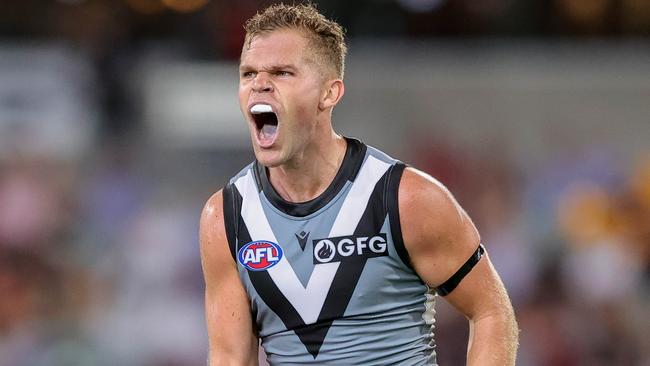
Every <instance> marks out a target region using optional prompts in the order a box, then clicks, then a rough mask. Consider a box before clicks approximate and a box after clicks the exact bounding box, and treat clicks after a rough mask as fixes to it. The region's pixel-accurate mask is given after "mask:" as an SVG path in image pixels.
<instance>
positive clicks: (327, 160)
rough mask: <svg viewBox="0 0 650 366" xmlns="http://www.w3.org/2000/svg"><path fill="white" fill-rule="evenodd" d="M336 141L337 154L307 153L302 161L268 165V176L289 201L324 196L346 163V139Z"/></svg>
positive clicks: (307, 199)
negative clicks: (271, 166) (339, 141)
mask: <svg viewBox="0 0 650 366" xmlns="http://www.w3.org/2000/svg"><path fill="white" fill-rule="evenodd" d="M341 142H342V146H341V145H339V144H335V147H334V148H333V149H332V150H333V151H334V152H335V154H332V155H328V154H320V155H315V156H313V155H312V156H309V154H306V156H303V159H301V161H300V162H294V164H285V165H281V166H277V167H273V168H267V170H266V175H267V177H268V180H269V182H270V183H271V186H272V187H273V189H274V190H275V192H276V193H277V194H278V195H279V196H280V197H281V198H282V199H284V200H285V201H288V202H292V203H302V202H307V201H311V200H313V199H315V198H318V197H319V196H320V195H322V194H323V193H324V192H325V191H326V190H327V188H328V187H329V186H330V185H331V184H332V183H333V182H334V179H335V178H336V175H337V173H338V171H339V169H340V168H341V166H342V164H343V160H344V158H345V151H346V142H345V141H344V140H342V141H341Z"/></svg>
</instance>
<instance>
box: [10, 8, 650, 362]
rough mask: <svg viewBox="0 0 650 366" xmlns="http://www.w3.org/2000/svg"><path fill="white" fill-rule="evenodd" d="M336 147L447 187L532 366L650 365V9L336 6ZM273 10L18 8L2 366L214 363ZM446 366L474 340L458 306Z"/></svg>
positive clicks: (443, 323)
mask: <svg viewBox="0 0 650 366" xmlns="http://www.w3.org/2000/svg"><path fill="white" fill-rule="evenodd" d="M317 3H318V6H319V8H320V9H321V10H322V11H323V12H324V13H325V14H327V15H328V16H331V17H333V18H334V19H337V20H338V21H339V22H341V23H342V24H343V25H344V26H345V28H346V29H347V31H348V35H349V37H350V40H349V45H350V54H349V58H348V66H347V73H346V86H347V95H346V96H345V98H344V100H343V102H342V104H341V105H340V106H339V107H338V108H337V109H336V110H335V116H334V121H335V122H334V123H335V127H336V128H337V129H338V130H340V131H342V132H343V133H345V134H347V135H351V136H358V137H361V138H363V139H364V140H365V141H366V142H367V143H369V144H372V145H375V146H377V147H379V148H382V149H384V150H385V151H387V152H388V153H390V154H392V155H394V156H396V157H400V158H401V159H403V160H404V161H406V162H407V163H410V164H413V165H415V166H417V167H420V168H421V169H423V170H425V171H427V172H429V173H431V174H433V175H434V176H436V177H438V178H439V179H440V180H442V181H443V182H444V183H445V184H446V185H448V186H449V188H450V189H451V190H452V192H453V193H454V194H455V195H456V197H457V198H458V200H459V201H460V203H461V204H462V205H463V206H464V207H465V208H466V209H467V211H468V212H469V214H470V215H471V216H472V217H473V218H474V220H475V222H476V224H477V226H478V227H479V229H480V231H481V232H482V235H483V241H484V242H485V244H486V246H487V247H488V250H489V251H490V253H491V254H492V258H493V261H494V263H495V266H496V267H497V268H498V270H499V271H500V273H501V275H502V277H503V280H504V282H505V283H506V286H507V287H508V289H509V291H510V294H511V297H512V300H513V302H514V305H515V308H516V312H517V317H518V321H519V324H520V327H521V329H522V332H521V348H520V351H519V363H518V364H520V365H524V366H526V365H553V366H572V365H626V366H627V365H650V344H649V341H648V339H649V338H648V334H650V316H648V315H649V314H648V308H649V307H648V303H649V301H648V300H649V296H650V290H649V289H650V282H649V281H650V275H649V274H650V272H649V269H650V267H649V261H650V43H649V42H648V40H649V38H648V35H650V2H649V1H647V0H519V1H515V0H483V1H472V0H362V1H343V0H336V1H335V0H332V1H318V2H317ZM265 4H268V2H267V1H261V0H242V1H225V0H58V1H55V0H49V1H46V0H23V1H20V0H3V1H2V2H1V3H0V364H2V365H5V366H46V365H47V366H50V365H52V366H58V365H61V366H64V365H65V366H69V365H84V366H85V365H99V366H101V365H137V366H139V365H142V366H166V365H169V366H172V365H173V366H190V365H203V364H205V358H206V348H207V340H206V334H205V327H204V315H203V302H202V291H203V281H202V277H201V270H200V263H199V255H198V235H197V226H198V217H199V212H200V210H201V207H202V205H203V203H204V202H205V200H206V199H207V198H208V197H209V195H210V194H211V192H214V191H216V190H217V189H219V188H220V187H221V186H222V185H223V184H224V182H225V181H226V179H227V178H228V177H230V176H231V175H232V174H234V173H235V172H236V171H237V170H238V169H239V168H240V167H241V166H243V165H244V164H246V163H247V162H249V161H250V160H251V159H252V154H251V151H250V147H249V142H248V137H247V135H246V128H245V126H244V124H243V122H242V119H241V117H240V115H239V111H238V106H237V98H236V89H237V70H236V65H237V57H238V55H239V51H240V44H241V40H242V36H243V33H242V28H241V24H242V21H243V20H244V19H246V18H248V17H249V16H250V15H252V14H253V13H254V12H255V10H256V9H258V8H260V7H261V6H263V5H265ZM436 337H437V340H438V344H439V346H438V353H439V359H440V361H441V364H442V365H460V364H462V363H463V359H464V354H465V347H466V337H467V327H466V322H465V320H464V319H463V318H461V317H460V316H458V315H456V314H455V313H454V312H453V311H452V310H450V308H449V306H447V305H446V304H445V303H444V301H440V302H439V304H438V316H437V323H436Z"/></svg>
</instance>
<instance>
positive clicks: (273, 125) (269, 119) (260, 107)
mask: <svg viewBox="0 0 650 366" xmlns="http://www.w3.org/2000/svg"><path fill="white" fill-rule="evenodd" d="M250 112H251V115H252V117H253V121H254V122H255V127H256V129H257V132H258V133H257V136H258V139H259V142H260V145H261V146H263V147H266V146H270V145H272V144H273V142H275V138H276V136H277V134H278V116H277V115H276V114H275V112H273V109H272V108H271V106H270V105H268V104H256V105H254V106H253V107H251V109H250Z"/></svg>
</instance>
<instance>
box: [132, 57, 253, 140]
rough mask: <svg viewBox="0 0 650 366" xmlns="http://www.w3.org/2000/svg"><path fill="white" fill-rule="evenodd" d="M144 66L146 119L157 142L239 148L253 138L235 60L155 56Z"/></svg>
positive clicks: (148, 129)
mask: <svg viewBox="0 0 650 366" xmlns="http://www.w3.org/2000/svg"><path fill="white" fill-rule="evenodd" d="M140 70H141V71H140V73H141V76H142V77H143V80H142V87H143V97H144V118H145V124H146V126H147V132H148V134H149V136H150V137H151V139H152V140H153V141H154V143H155V144H156V145H158V146H161V147H178V148H192V147H198V148H201V147H206V148H223V147H225V148H228V147H235V148H236V147H241V146H246V144H248V132H247V131H248V130H247V128H246V125H245V123H244V121H243V117H242V115H241V112H240V110H239V100H238V97H237V89H238V83H239V80H238V79H237V66H236V65H234V64H229V63H225V64H218V63H199V62H179V61H175V62H158V63H153V62H152V63H147V64H146V65H142V67H141V69H140Z"/></svg>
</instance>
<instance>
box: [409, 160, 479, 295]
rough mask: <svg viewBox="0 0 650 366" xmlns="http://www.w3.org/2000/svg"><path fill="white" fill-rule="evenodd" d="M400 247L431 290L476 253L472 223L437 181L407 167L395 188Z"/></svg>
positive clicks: (476, 243)
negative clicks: (401, 239)
mask: <svg viewBox="0 0 650 366" xmlns="http://www.w3.org/2000/svg"><path fill="white" fill-rule="evenodd" d="M399 211H400V222H401V227H402V237H403V239H404V245H405V246H406V249H407V251H408V253H409V257H410V260H411V264H412V265H413V268H414V269H415V271H416V272H417V273H418V275H419V276H420V277H421V278H422V279H423V281H424V282H426V284H427V285H429V286H431V287H438V286H439V285H441V284H443V283H445V282H446V281H447V280H449V279H450V278H451V277H452V276H453V275H454V274H455V273H457V271H458V270H459V269H460V268H461V267H462V266H463V264H465V263H466V262H467V261H468V259H469V258H470V257H471V256H472V255H473V254H475V253H476V250H477V248H478V246H479V243H480V236H479V234H478V231H477V230H476V228H475V226H474V224H473V223H472V220H471V219H470V218H469V216H468V215H467V213H466V212H465V211H464V210H463V209H462V207H460V205H459V204H458V203H457V202H456V200H455V199H454V197H453V196H452V195H451V193H450V192H449V191H448V190H447V189H446V188H445V187H444V186H443V185H442V184H441V183H439V182H438V181H436V180H435V179H433V178H431V177H430V176H428V175H426V174H424V173H421V172H419V171H417V170H414V169H412V168H409V169H407V170H405V171H404V175H403V177H402V180H401V182H400V187H399Z"/></svg>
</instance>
